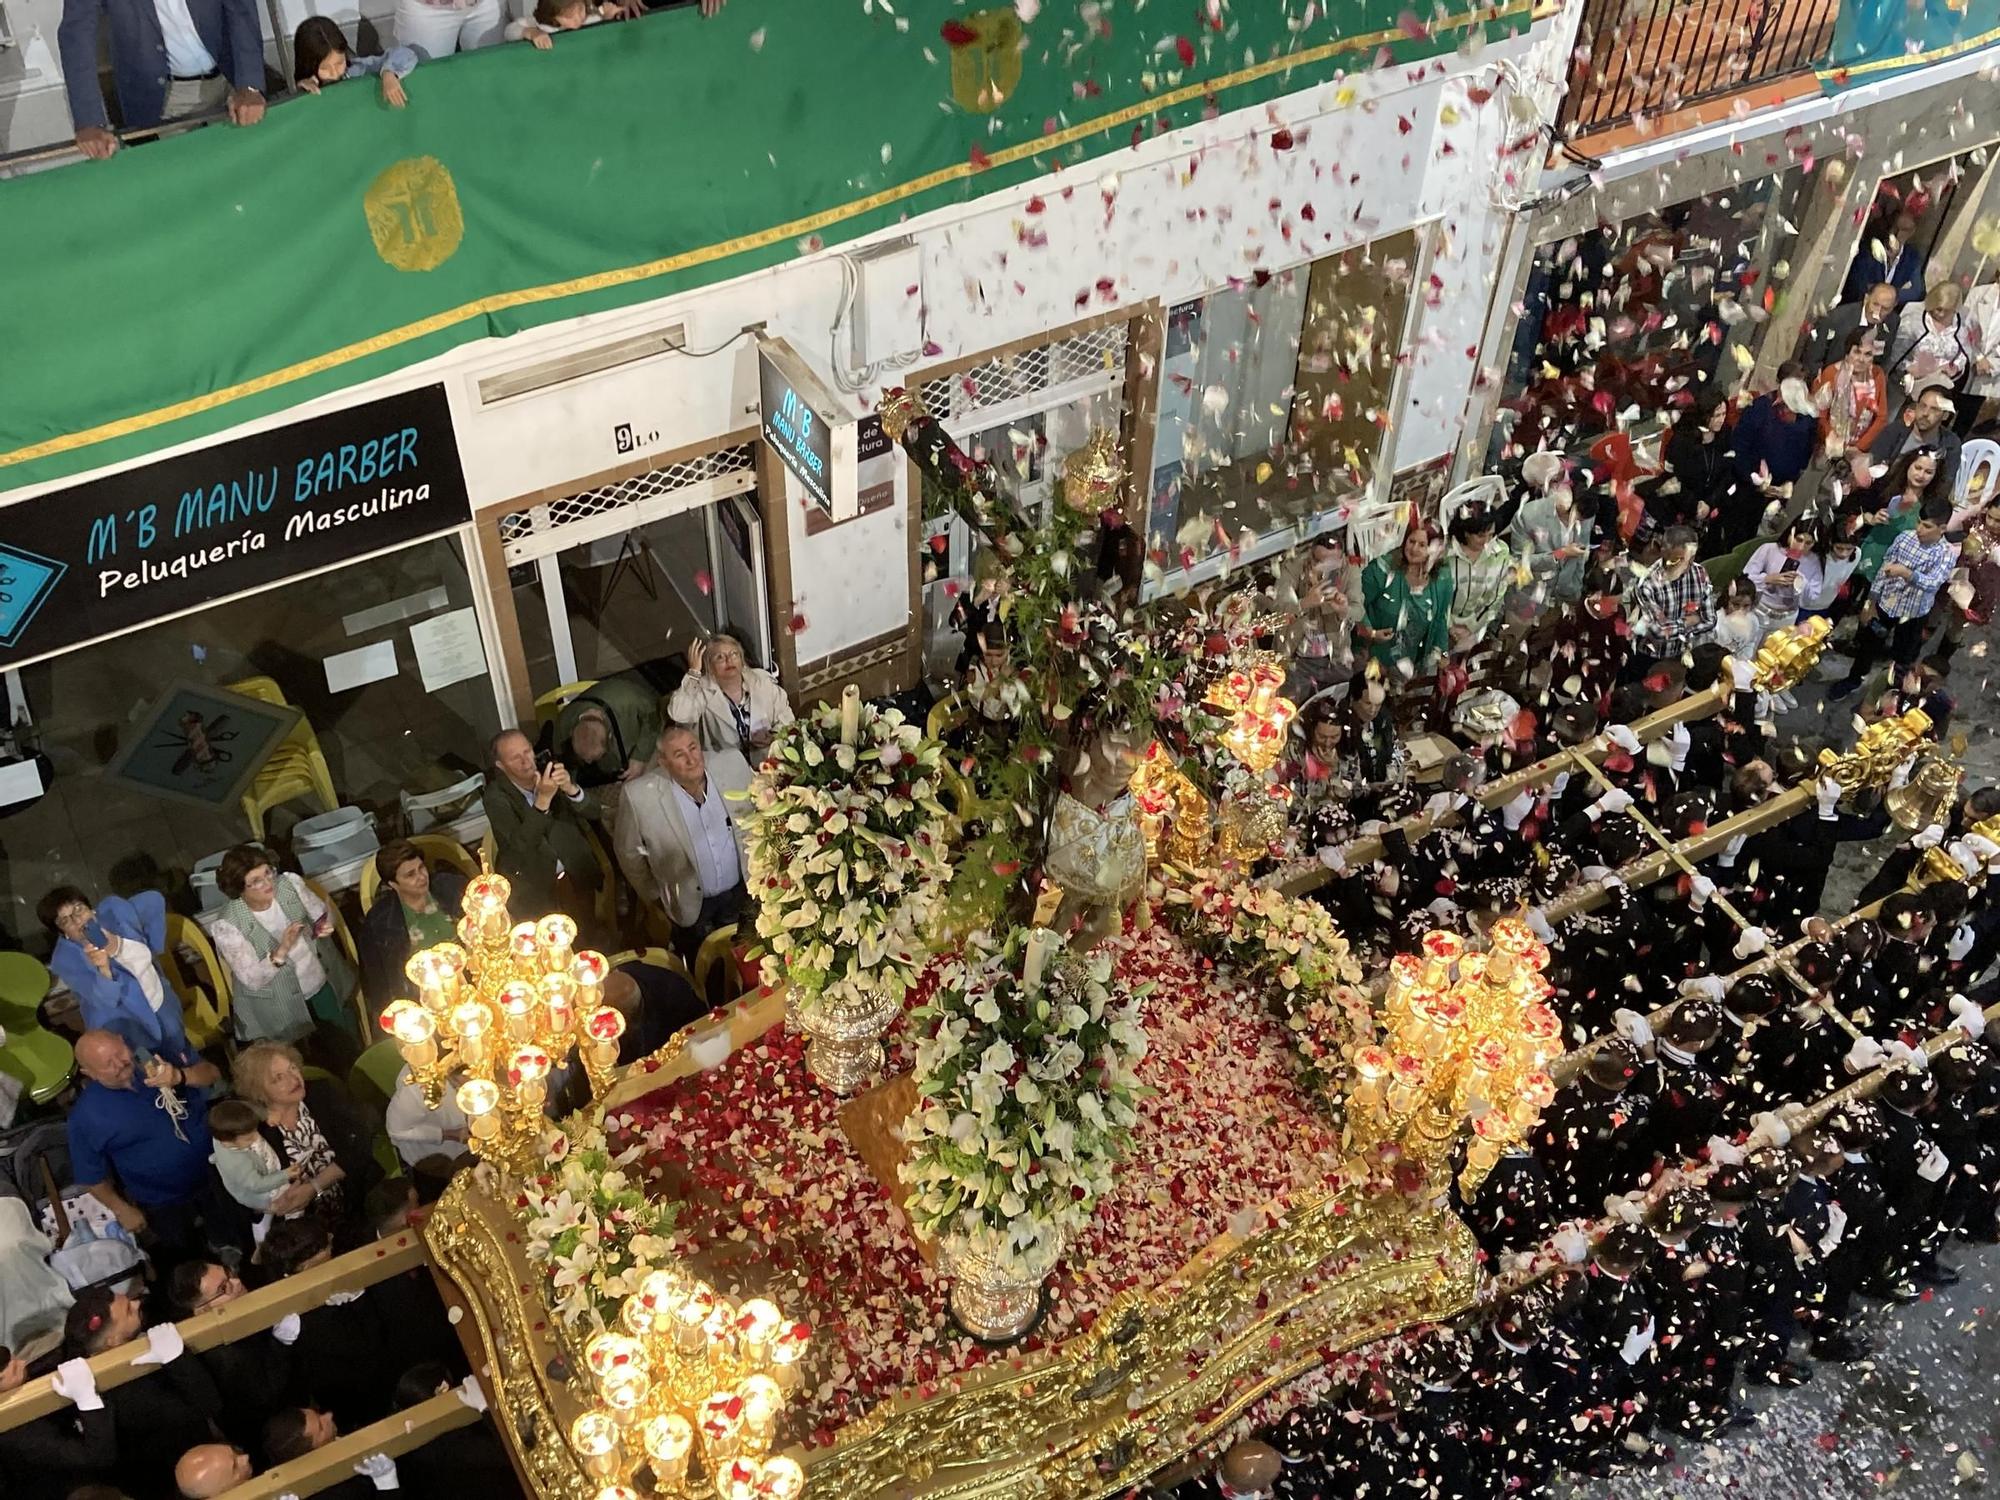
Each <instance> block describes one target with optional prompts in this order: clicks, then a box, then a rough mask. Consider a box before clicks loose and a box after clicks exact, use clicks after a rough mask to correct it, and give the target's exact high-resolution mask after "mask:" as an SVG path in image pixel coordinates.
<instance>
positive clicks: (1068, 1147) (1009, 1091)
mask: <svg viewBox="0 0 2000 1500" xmlns="http://www.w3.org/2000/svg"><path fill="white" fill-rule="evenodd" d="M1020 949H1021V939H1020V935H1019V934H1016V937H1015V939H1014V941H1013V942H1011V943H1010V944H1009V945H1008V947H1007V948H1006V949H1005V950H1003V951H1001V952H999V953H996V954H994V955H992V956H990V957H988V958H987V959H985V960H984V961H983V962H980V963H977V964H975V965H973V966H970V967H967V966H965V965H962V964H954V965H953V966H952V967H951V968H950V969H948V970H947V971H946V972H945V973H944V974H942V975H941V976H940V977H939V982H938V988H937V990H936V992H935V993H934V995H933V997H932V999H931V1002H930V1003H929V1004H928V1005H925V1006H922V1007H920V1008H919V1009H917V1010H915V1011H913V1012H911V1019H912V1021H913V1022H915V1023H917V1024H919V1025H923V1026H925V1027H927V1034H926V1035H925V1036H924V1037H923V1039H922V1040H921V1041H919V1042H918V1043H917V1048H916V1077H917V1093H918V1095H919V1097H920V1101H921V1102H920V1103H919V1105H918V1107H917V1108H916V1109H915V1110H914V1111H913V1112H912V1113H911V1115H910V1119H909V1124H908V1127H907V1129H908V1131H909V1133H910V1137H911V1150H910V1154H909V1157H908V1159H907V1160H906V1161H905V1162H904V1163H903V1165H902V1167H901V1169H900V1170H901V1175H902V1179H903V1181H904V1182H905V1183H907V1184H908V1185H909V1186H910V1188H911V1193H910V1197H909V1200H908V1203H907V1205H906V1206H907V1208H908V1211H909V1214H910V1220H911V1223H912V1225H913V1227H914V1228H915V1230H916V1232H917V1234H918V1235H920V1236H922V1237H923V1238H925V1239H947V1240H948V1239H953V1238H956V1239H958V1240H959V1241H960V1242H961V1243H962V1244H964V1245H965V1246H966V1247H967V1248H969V1249H970V1250H971V1251H972V1252H973V1253H974V1254H977V1255H980V1256H982V1257H985V1258H987V1259H990V1260H992V1261H993V1262H995V1263H997V1264H1000V1265H1003V1266H1010V1267H1013V1268H1014V1269H1015V1270H1017V1271H1018V1272H1019V1274H1020V1275H1022V1276H1023V1277H1024V1278H1027V1279H1039V1278H1040V1277H1042V1276H1046V1275H1047V1274H1048V1273H1049V1271H1050V1270H1052V1269H1053V1267H1054V1264H1055V1261H1056V1259H1057V1257H1058V1256H1059V1255H1060V1253H1061V1249H1062V1245H1063V1243H1064V1241H1065V1240H1067V1239H1070V1238H1072V1237H1073V1236H1074V1234H1075V1232H1076V1231H1077V1230H1079V1229H1081V1228H1082V1227H1083V1225H1084V1224H1085V1223H1086V1222H1087V1221H1088V1220H1089V1218H1090V1215H1091V1213H1092V1212H1093V1211H1094V1210H1095V1209H1096V1207H1097V1201H1098V1199H1099V1198H1101V1197H1103V1196H1104V1194H1106V1193H1107V1192H1109V1191H1110V1190H1111V1185H1112V1167H1113V1166H1114V1165H1115V1164H1116V1163H1117V1161H1118V1159H1119V1158H1120V1157H1121V1156H1122V1155H1124V1153H1125V1151H1126V1149H1127V1147H1128V1146H1129V1144H1130V1140H1131V1131H1132V1127H1133V1126H1134V1124H1136V1123H1137V1121H1138V1118H1139V1116H1138V1109H1137V1104H1136V1101H1137V1099H1138V1096H1139V1094H1140V1093H1141V1088H1140V1085H1139V1084H1138V1083H1137V1081H1136V1073H1137V1069H1138V1064H1139V1060H1140V1059H1141V1058H1143V1057H1144V1056H1145V1055H1146V1033H1145V1031H1144V1030H1143V1029H1142V1027H1141V1026H1140V1024H1139V1003H1140V1001H1141V999H1142V998H1143V997H1144V995H1145V993H1146V989H1145V988H1141V989H1139V990H1135V991H1133V992H1131V993H1129V994H1125V995H1122V996H1114V995H1113V993H1112V991H1111V989H1110V988H1109V982H1110V979H1111V968H1112V960H1111V957H1110V955H1109V954H1106V953H1098V954H1094V955H1092V956H1090V957H1088V958H1077V957H1075V956H1074V955H1070V954H1067V953H1059V954H1057V955H1056V956H1055V957H1054V958H1053V959H1052V960H1051V961H1050V962H1049V964H1048V965H1047V969H1046V972H1045V974H1044V976H1043V980H1042V983H1041V984H1040V985H1038V986H1035V987H1033V988H1030V987H1028V986H1027V985H1025V984H1024V983H1023V982H1022V980H1021V979H1020V978H1019V976H1018V975H1017V974H1016V972H1015V969H1016V963H1017V961H1018V958H1019V954H1020ZM1147 988H1149V987H1147Z"/></svg>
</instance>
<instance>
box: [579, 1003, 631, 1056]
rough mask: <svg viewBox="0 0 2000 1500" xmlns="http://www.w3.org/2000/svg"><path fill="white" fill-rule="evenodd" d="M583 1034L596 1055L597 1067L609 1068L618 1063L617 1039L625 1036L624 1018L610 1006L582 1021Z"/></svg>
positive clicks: (592, 1013)
mask: <svg viewBox="0 0 2000 1500" xmlns="http://www.w3.org/2000/svg"><path fill="white" fill-rule="evenodd" d="M583 1033H584V1036H585V1037H586V1038H587V1039H588V1040H589V1042H590V1047H591V1050H592V1051H593V1052H595V1053H596V1054H597V1057H596V1061H597V1063H598V1065H599V1066H600V1067H609V1066H611V1064H613V1063H615V1062H617V1061H618V1039H619V1038H620V1037H622V1036H623V1035H625V1017H624V1016H623V1015H622V1014H620V1013H619V1012H618V1011H616V1010H614V1009H612V1008H611V1007H610V1006H608V1005H606V1006H603V1007H601V1008H599V1009H597V1010H594V1011H592V1012H591V1013H590V1015H589V1017H588V1018H587V1019H586V1020H585V1021H584V1023H583Z"/></svg>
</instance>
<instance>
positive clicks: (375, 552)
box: [0, 385, 499, 944]
mask: <svg viewBox="0 0 2000 1500" xmlns="http://www.w3.org/2000/svg"><path fill="white" fill-rule="evenodd" d="M469 520H470V507H469V505H468V501H467V497H466V490H465V483H464V479H463V475H462V472H461V468H460V463H459V455H458V449H457V444H456V441H455V438H454V435H453V430H452V423H451V417H450V411H449V406H448V402H447V399H446V395H445V392H444V389H443V388H442V387H441V386H435V385H432V386H425V387H419V388H417V389H414V390H409V391H404V392H401V393H398V394H394V395H389V396H385V397H382V398H381V399H378V400H374V401H369V402H366V403H363V404H359V405H355V406H351V407H347V408H344V409H341V410H337V411H334V412H331V413H329V414H327V415H324V416H318V417H314V418H310V419H308V420H304V421H299V422H295V423H292V424H289V425H285V426H276V427H272V428H269V429H267V430H263V431H259V432H255V433H252V434H250V435H247V436H241V437H238V438H235V439H232V440H229V441H225V442H222V443H218V444H214V445H211V446H209V447H205V448H200V449H196V450H193V451H191V452H185V453H181V454H178V455H175V456H173V457H169V458H165V459H162V460H158V461H155V462H153V463H149V464H145V465H142V466H139V467H136V468H131V469H126V470H123V471H120V472H118V473H115V474H112V475H109V476H107V477H104V478H99V479H95V480H91V481H88V482H85V483H82V484H78V485H72V486H68V487H66V488H62V489H57V490H51V491H47V492H44V493H41V494H38V495H34V496H31V497H29V498H26V499H22V500H19V501H15V502H12V503H9V504H7V505H6V506H5V507H4V508H0V535H4V537H5V542H4V545H0V574H3V575H4V578H0V671H3V672H4V681H5V685H6V712H7V718H8V720H9V725H10V728H9V730H8V737H7V738H6V739H5V740H0V869H4V871H5V875H4V877H3V878H0V881H3V883H0V923H4V925H5V926H6V927H7V928H8V929H9V930H10V931H12V932H13V933H14V935H15V936H16V937H17V938H19V939H22V940H25V941H28V942H30V943H31V944H32V943H39V941H40V936H39V932H38V929H37V927H36V923H35V919H34V915H33V913H34V905H35V902H36V901H37V899H39V897H40V896H41V895H42V893H43V892H44V891H46V890H47V889H48V888H49V887H50V886H52V885H55V884H58V883H64V882H68V883H74V884H76V885H80V886H82V887H83V888H84V889H86V890H90V891H96V892H105V891H131V890H135V889H138V888H141V887H145V886H156V885H163V886H165V887H167V888H168V889H170V890H174V891H177V892H178V891H181V889H182V887H183V886H184V885H185V883H186V882H187V880H188V877H189V873H190V872H191V871H192V870H194V869H195V868H196V867H198V866H200V865H202V864H203V863H204V862H206V861H209V860H211V859H212V857H213V856H215V855H216V854H218V853H220V852H221V851H222V850H225V849H227V848H229V847H230V846H231V845H233V844H236V843H239V842H241V841H242V840H244V839H246V838H248V837H250V836H251V834H252V830H253V827H254V820H261V821H262V823H263V825H264V829H265V832H266V833H267V834H268V835H270V836H272V837H274V838H278V839H284V838H285V837H286V836H287V835H288V834H289V833H290V831H291V830H292V828H293V827H294V826H295V825H296V823H297V822H298V820H300V819H302V818H305V817H309V816H313V815H315V814H320V813H326V812H330V811H333V810H334V808H335V807H348V808H360V809H363V810H364V811H366V812H368V813H370V814H372V815H373V816H374V818H375V820H376V823H377V825H378V826H380V827H384V828H386V827H388V826H390V825H391V824H392V823H393V822H395V821H396V820H399V819H401V818H403V816H404V810H405V808H406V806H407V805H408V799H411V798H422V797H424V796H425V794H429V793H436V792H438V791H440V790H442V789H444V788H447V787H449V786H451V785H453V784H454V783H457V782H461V781H463V780H464V779H465V778H466V777H468V776H469V775H471V774H473V773H475V772H476V771H478V770H479V768H480V767H481V765H482V763H483V761H484V759H485V749H486V743H487V740H488V739H489V738H490V736H491V735H492V734H493V733H494V731H495V730H496V729H497V727H498V725H499V705H498V703H497V702H496V698H495V694H494V689H493V684H492V680H491V678H490V676H489V672H488V666H487V657H488V641H489V637H488V634H487V631H486V628H485V625H484V623H483V619H482V611H481V608H480V604H479V600H478V591H477V588H476V585H475V580H474V575H473V572H472V570H471V569H470V568H469V567H468V562H469V560H470V553H469V551H468V548H469V546H470V543H471V530H470V527H469V525H468V522H469ZM316 763H317V764H323V766H324V775H323V776H321V775H320V774H318V773H317V770H316ZM288 784H293V785H298V787H299V790H298V791H297V792H296V793H295V794H292V795H289V796H282V797H280V796H279V794H281V793H283V792H284V791H285V788H286V786H287V785H288ZM327 790H330V791H331V793H332V797H331V799H329V798H328V797H327V796H326V791H327ZM274 799H276V800H274ZM447 811H448V812H449V811H456V809H447ZM421 816H422V814H420V817H421Z"/></svg>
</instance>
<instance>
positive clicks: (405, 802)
mask: <svg viewBox="0 0 2000 1500" xmlns="http://www.w3.org/2000/svg"><path fill="white" fill-rule="evenodd" d="M485 785H486V777H485V776H484V775H483V774H481V773H480V772H478V771H475V772H473V773H472V774H471V775H470V776H468V777H466V778H465V779H464V780H463V781H455V782H453V783H452V784H451V785H450V786H448V787H443V788H441V789H440V790H438V791H435V792H404V793H402V794H401V795H400V797H399V798H398V800H399V801H400V802H401V803H402V806H403V830H404V831H405V832H406V833H449V834H451V835H452V836H453V837H454V838H456V839H457V840H458V841H459V842H460V843H461V844H465V845H468V846H470V845H473V844H477V843H478V842H479V841H480V839H482V838H484V837H485V836H486V807H485V804H484V803H482V802H481V801H480V800H479V792H480V788H482V787H484V786H485Z"/></svg>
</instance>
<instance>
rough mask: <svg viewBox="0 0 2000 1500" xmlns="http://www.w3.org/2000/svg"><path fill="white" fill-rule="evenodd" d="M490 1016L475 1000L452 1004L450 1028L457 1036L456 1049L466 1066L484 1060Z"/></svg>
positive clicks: (475, 1064)
mask: <svg viewBox="0 0 2000 1500" xmlns="http://www.w3.org/2000/svg"><path fill="white" fill-rule="evenodd" d="M491 1024H492V1018H491V1017H490V1016H489V1015H488V1014H487V1013H486V1007H485V1006H483V1005H481V1004H480V1003H479V1002H478V1001H477V1000H467V1001H464V1002H463V1003H461V1004H459V1005H457V1006H454V1007H453V1008H452V1012H451V1029H452V1032H453V1034H454V1035H456V1036H457V1038H458V1050H459V1053H460V1055H461V1056H463V1057H464V1059H465V1064H466V1066H467V1067H471V1068H477V1067H480V1066H483V1065H484V1063H485V1061H486V1033H487V1031H488V1029H489V1028H490V1027H491Z"/></svg>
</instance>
